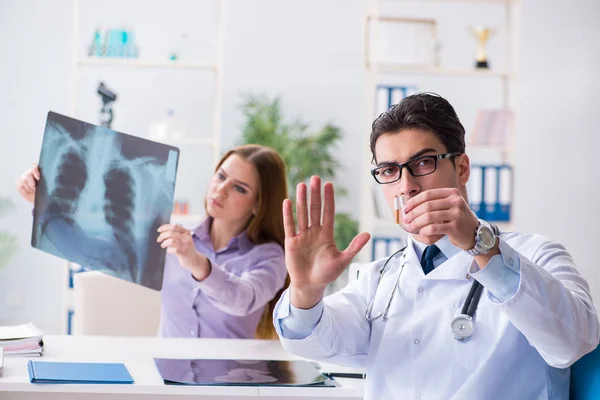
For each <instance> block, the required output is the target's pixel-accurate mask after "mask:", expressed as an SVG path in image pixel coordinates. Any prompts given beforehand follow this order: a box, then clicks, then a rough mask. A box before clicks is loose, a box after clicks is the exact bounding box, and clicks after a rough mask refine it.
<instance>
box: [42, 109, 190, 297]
mask: <svg viewBox="0 0 600 400" xmlns="http://www.w3.org/2000/svg"><path fill="white" fill-rule="evenodd" d="M178 162H179V149H178V148H176V147H172V146H168V145H164V144H160V143H156V142H152V141H149V140H146V139H141V138H138V137H135V136H130V135H126V134H123V133H119V132H116V131H113V130H111V129H108V128H106V127H101V126H96V125H93V124H89V123H86V122H83V121H79V120H76V119H73V118H69V117H66V116H64V115H60V114H56V113H53V112H50V113H48V119H47V121H46V129H45V132H44V139H43V142H42V150H41V154H40V161H39V166H40V170H41V179H40V181H39V183H38V186H37V190H36V195H35V208H34V219H33V231H32V238H31V244H32V246H33V247H36V248H38V249H40V250H43V251H45V252H48V253H51V254H54V255H56V256H58V257H61V258H64V259H66V260H69V261H71V262H74V263H77V264H80V265H82V266H84V267H86V268H89V269H93V270H98V271H101V272H105V273H107V274H110V275H113V276H115V277H117V278H121V279H125V280H127V281H130V282H134V283H137V284H140V285H143V286H146V287H149V288H151V289H154V290H160V289H161V287H162V280H163V272H164V263H165V256H166V250H165V249H162V248H161V247H160V245H159V244H158V243H157V242H156V239H157V237H158V233H157V231H156V230H157V229H158V227H159V226H160V225H162V224H165V223H168V221H169V219H170V216H171V210H172V209H173V194H174V190H175V177H176V175H177V165H178Z"/></svg>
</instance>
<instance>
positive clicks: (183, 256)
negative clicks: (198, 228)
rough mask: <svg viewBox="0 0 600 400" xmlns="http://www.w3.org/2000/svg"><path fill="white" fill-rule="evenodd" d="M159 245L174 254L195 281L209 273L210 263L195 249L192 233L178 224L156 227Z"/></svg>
mask: <svg viewBox="0 0 600 400" xmlns="http://www.w3.org/2000/svg"><path fill="white" fill-rule="evenodd" d="M158 232H159V233H160V235H158V239H156V241H157V242H158V243H160V246H161V247H162V248H163V249H164V248H166V249H167V251H168V252H169V253H172V254H175V255H176V256H177V258H178V260H179V264H181V266H182V267H184V268H185V269H187V270H188V271H190V272H191V273H192V276H193V277H194V278H195V279H196V280H197V281H202V280H204V279H205V278H206V277H207V276H208V275H210V271H211V265H210V262H209V261H208V259H207V258H206V257H205V256H204V255H202V254H201V253H199V252H198V251H196V247H194V241H193V239H192V234H191V232H190V231H188V230H187V229H185V228H183V227H182V226H180V225H173V224H165V225H162V226H161V227H160V228H158Z"/></svg>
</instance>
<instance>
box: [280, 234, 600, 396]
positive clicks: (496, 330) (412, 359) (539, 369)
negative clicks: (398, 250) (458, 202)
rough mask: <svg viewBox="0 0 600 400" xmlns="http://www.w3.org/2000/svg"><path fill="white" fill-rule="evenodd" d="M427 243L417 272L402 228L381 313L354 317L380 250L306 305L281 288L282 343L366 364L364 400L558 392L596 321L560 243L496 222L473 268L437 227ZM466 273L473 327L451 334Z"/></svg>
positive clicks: (593, 338)
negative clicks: (432, 243) (430, 253)
mask: <svg viewBox="0 0 600 400" xmlns="http://www.w3.org/2000/svg"><path fill="white" fill-rule="evenodd" d="M436 245H438V247H439V248H440V250H441V254H443V257H442V258H441V261H440V260H439V259H438V258H436V259H434V265H435V266H436V268H435V269H434V270H433V271H432V272H430V273H429V274H428V275H427V276H425V275H424V274H423V270H422V268H421V265H420V262H419V258H418V257H417V253H416V252H415V243H414V241H413V239H412V237H410V236H409V239H408V246H407V248H406V250H405V251H404V252H403V253H402V254H401V255H398V256H396V257H395V258H394V259H392V260H391V261H390V263H389V264H388V268H389V270H388V271H387V272H386V273H385V274H384V276H383V278H382V279H381V283H380V284H379V287H378V288H377V295H376V296H375V303H374V307H373V313H372V315H376V314H377V313H378V312H380V311H383V310H384V309H385V307H386V305H387V304H388V301H389V298H390V295H391V292H392V290H393V288H394V285H395V283H396V280H397V279H398V276H399V272H400V271H401V265H404V269H403V272H402V274H401V275H400V280H399V285H398V287H399V289H398V290H397V291H396V292H395V293H394V298H393V301H392V304H391V307H390V310H389V313H388V320H387V321H384V320H383V318H379V319H377V320H375V321H373V322H368V321H367V319H366V317H365V312H366V310H367V306H368V304H369V302H370V301H371V299H372V298H373V296H374V295H375V287H376V285H377V282H378V278H379V271H380V269H381V267H382V266H383V264H384V262H385V259H382V260H378V261H375V262H373V263H370V264H366V265H364V266H363V267H362V268H361V269H360V276H359V279H358V280H356V281H354V282H353V283H351V284H349V285H348V286H347V287H346V288H344V289H342V290H341V291H340V292H338V293H335V294H333V295H331V296H328V297H327V298H325V299H324V301H322V302H320V303H318V304H317V305H316V306H315V307H313V308H312V309H310V310H300V309H297V308H295V307H293V306H291V304H290V301H289V294H288V293H287V292H286V293H285V294H284V296H282V298H281V300H280V302H279V303H278V305H277V307H276V309H275V313H274V323H275V328H276V329H277V332H278V334H279V336H280V338H281V342H282V344H283V346H284V347H285V348H286V349H287V350H288V351H290V352H292V353H294V354H297V355H299V356H302V357H306V358H311V359H315V360H318V361H325V362H328V363H337V364H341V365H348V366H355V367H364V368H366V370H367V382H366V393H365V399H368V400H379V399H421V400H428V399H443V400H447V399H456V400H458V399H510V400H514V399H565V400H566V399H568V396H569V375H570V374H569V367H570V365H571V364H572V363H573V362H575V361H576V360H578V359H579V358H580V357H582V356H583V355H584V354H586V353H588V352H590V351H592V350H593V349H594V348H595V347H596V346H597V345H598V341H599V331H600V329H599V322H598V316H597V313H596V310H595V308H594V306H593V304H592V299H591V296H590V290H589V287H588V284H587V282H586V281H585V279H583V278H582V277H581V276H580V275H579V273H578V272H577V270H576V268H575V265H574V262H573V259H572V258H571V256H570V255H569V253H568V252H567V251H566V250H565V248H564V247H563V246H561V245H560V244H558V243H555V242H552V241H550V240H548V239H546V238H544V237H541V236H539V235H525V234H518V233H503V234H502V235H501V236H500V242H499V246H500V252H501V254H500V255H497V256H494V257H492V259H491V260H490V262H489V263H488V265H487V266H486V267H485V268H484V269H482V270H480V269H479V267H478V265H477V263H475V261H474V260H473V257H471V256H469V255H468V254H467V253H466V252H464V251H461V250H460V249H458V248H456V247H454V246H453V245H452V244H451V243H450V241H449V240H448V239H447V238H443V239H441V240H440V241H438V243H436ZM416 247H417V248H419V246H416ZM419 250H420V251H419V252H422V251H423V248H422V247H420V248H419ZM436 262H437V263H436ZM440 262H441V263H440ZM473 279H477V280H478V281H479V282H480V283H481V284H482V285H483V286H484V288H485V291H484V295H483V296H482V297H481V301H480V303H479V307H478V308H477V311H476V314H475V318H474V320H475V331H474V333H473V335H472V336H471V337H470V338H469V339H468V340H467V341H465V342H460V341H457V340H455V339H454V337H453V336H452V333H451V331H450V323H451V321H452V319H453V318H454V317H455V316H456V315H458V314H459V313H460V311H461V308H462V306H463V304H464V302H465V299H466V297H467V294H468V292H469V288H470V287H471V284H472V282H473Z"/></svg>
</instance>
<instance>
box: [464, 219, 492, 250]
mask: <svg viewBox="0 0 600 400" xmlns="http://www.w3.org/2000/svg"><path fill="white" fill-rule="evenodd" d="M497 237H498V235H497V229H495V227H494V226H492V225H491V224H490V223H488V222H486V221H484V220H482V219H480V220H479V225H477V229H476V230H475V247H473V248H472V249H471V250H467V253H468V254H469V255H471V256H473V257H476V256H483V255H486V254H487V253H489V252H490V250H492V249H493V248H494V246H495V245H496V238H497Z"/></svg>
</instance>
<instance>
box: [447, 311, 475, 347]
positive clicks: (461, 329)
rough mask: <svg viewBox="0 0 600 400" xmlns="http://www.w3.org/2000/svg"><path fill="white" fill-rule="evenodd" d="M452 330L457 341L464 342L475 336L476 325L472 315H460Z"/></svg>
mask: <svg viewBox="0 0 600 400" xmlns="http://www.w3.org/2000/svg"><path fill="white" fill-rule="evenodd" d="M450 329H452V335H454V338H455V339H456V340H460V341H461V342H464V341H465V340H467V339H468V338H469V337H470V336H471V335H472V334H473V331H474V330H475V324H474V323H473V318H472V317H471V316H470V315H467V314H460V315H457V316H456V317H454V319H453V320H452V324H451V325H450Z"/></svg>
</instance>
